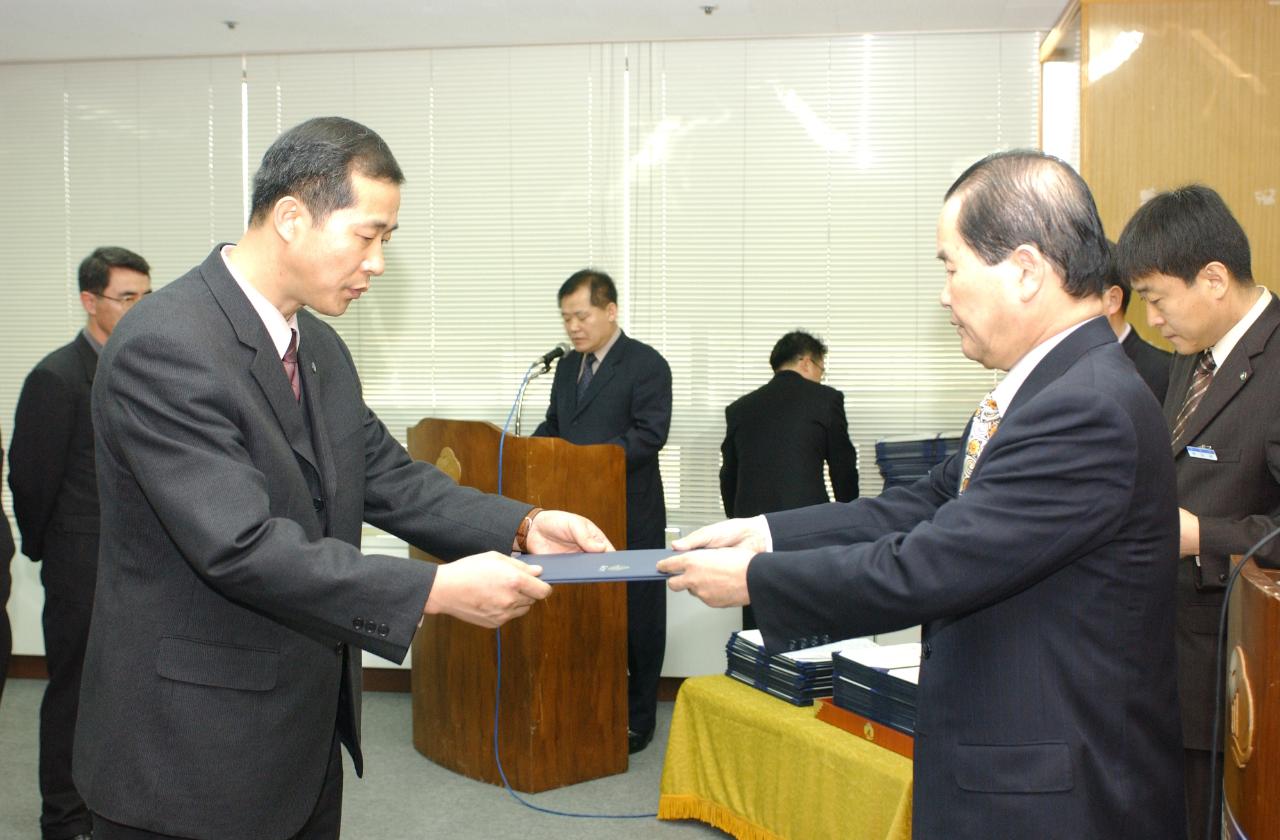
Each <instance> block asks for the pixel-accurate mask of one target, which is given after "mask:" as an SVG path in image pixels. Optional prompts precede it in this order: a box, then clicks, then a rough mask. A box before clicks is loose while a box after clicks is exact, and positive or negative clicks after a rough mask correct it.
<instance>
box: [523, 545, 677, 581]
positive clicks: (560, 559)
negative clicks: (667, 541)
mask: <svg viewBox="0 0 1280 840" xmlns="http://www.w3.org/2000/svg"><path fill="white" fill-rule="evenodd" d="M679 553H680V552H678V551H672V550H671V549H669V548H641V549H635V550H632V551H602V552H593V553H582V554H526V555H523V556H522V557H521V558H520V559H521V560H524V561H525V562H526V563H534V564H537V565H539V566H541V567H542V579H543V580H545V581H546V582H547V583H611V582H617V581H627V580H666V579H667V578H668V577H670V575H665V574H663V573H662V572H660V571H658V561H659V560H662V559H664V558H666V557H673V556H675V555H677V554H679Z"/></svg>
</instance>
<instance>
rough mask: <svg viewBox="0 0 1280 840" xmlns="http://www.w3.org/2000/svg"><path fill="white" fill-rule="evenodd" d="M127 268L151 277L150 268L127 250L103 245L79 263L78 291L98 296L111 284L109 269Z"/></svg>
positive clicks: (145, 262) (144, 261) (140, 258)
mask: <svg viewBox="0 0 1280 840" xmlns="http://www.w3.org/2000/svg"><path fill="white" fill-rule="evenodd" d="M113 268H128V269H132V270H134V271H136V272H138V273H139V274H145V275H147V276H148V277H150V276H151V266H149V265H147V261H146V260H144V259H143V258H142V257H140V256H138V255H137V254H135V253H134V252H133V251H130V250H129V249H128V248H117V247H116V246H114V245H104V246H102V247H101V248H94V249H93V253H92V254H90V255H89V256H87V257H85V258H84V259H83V260H81V261H80V291H82V292H89V293H90V294H95V295H100V294H102V292H103V290H104V289H106V288H107V284H108V283H110V282H111V269H113Z"/></svg>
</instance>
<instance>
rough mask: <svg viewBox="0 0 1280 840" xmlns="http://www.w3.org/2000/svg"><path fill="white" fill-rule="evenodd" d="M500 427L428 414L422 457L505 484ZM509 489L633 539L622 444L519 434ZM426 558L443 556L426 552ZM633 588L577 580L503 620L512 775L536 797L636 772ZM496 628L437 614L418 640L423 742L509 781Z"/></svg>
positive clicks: (450, 761) (419, 435) (489, 777)
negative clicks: (497, 706)
mask: <svg viewBox="0 0 1280 840" xmlns="http://www.w3.org/2000/svg"><path fill="white" fill-rule="evenodd" d="M501 439H502V433H501V431H500V430H499V429H498V428H497V427H495V426H493V425H492V424H489V423H477V422H470V421H460V420H438V419H426V420H423V421H421V422H420V423H418V425H416V426H414V427H413V428H411V429H410V430H409V453H410V455H412V456H413V457H414V458H416V459H419V460H424V461H429V462H431V463H433V464H436V465H437V466H439V467H440V468H441V469H443V470H444V471H445V472H448V473H449V474H451V475H452V476H453V477H454V478H455V480H457V481H458V482H459V483H461V484H464V485H467V486H470V487H475V488H478V489H480V490H484V491H485V492H489V493H492V492H494V491H495V490H496V489H497V485H498V467H497V465H498V445H499V442H500V441H501ZM502 485H503V495H504V496H509V497H511V498H513V499H519V500H521V501H525V502H529V503H530V504H533V505H537V506H539V507H544V508H549V509H559V510H569V511H573V512H574V513H580V514H582V515H583V516H586V517H588V518H589V519H591V520H592V521H593V522H595V523H596V524H597V525H599V526H600V528H601V530H603V531H604V533H605V534H606V535H607V536H608V537H609V540H610V541H611V542H612V543H613V544H614V545H616V546H623V545H625V542H626V532H627V523H626V460H625V456H624V454H623V451H622V449H621V448H620V447H617V446H610V445H597V446H575V445H574V444H571V443H569V442H567V441H564V440H561V439H559V438H517V437H510V436H508V437H507V439H506V443H505V445H504V447H503V476H502ZM413 555H414V556H415V557H420V558H422V559H426V560H430V561H433V562H438V561H437V560H436V559H435V558H432V557H430V556H429V555H426V554H424V553H422V552H419V551H417V550H416V549H415V550H414V551H413ZM626 609H627V602H626V588H625V584H621V583H609V584H566V585H560V586H557V587H556V588H555V590H554V591H553V592H552V593H551V595H550V596H549V597H548V598H547V599H546V600H545V601H543V602H541V603H539V604H535V605H534V607H533V609H531V610H530V611H529V612H528V614H527V615H525V616H523V617H521V618H518V619H516V620H514V621H511V622H508V623H507V624H506V625H505V626H504V627H503V628H502V629H501V633H502V697H501V720H500V721H499V749H500V751H501V756H502V766H503V769H504V770H505V771H506V775H507V780H508V781H509V782H510V783H511V786H512V787H513V788H515V789H516V790H520V791H525V792H529V793H536V792H538V791H543V790H550V789H551V788H556V787H562V786H564V785H568V784H574V783H576V782H582V781H587V780H589V779H596V778H599V777H601V776H609V775H612V774H615V773H622V772H624V771H625V770H626V769H627V739H626V731H627V669H626V663H627V630H626V625H627V613H626ZM494 635H495V634H494V631H493V630H486V629H483V628H479V627H475V626H473V625H470V624H466V623H464V622H461V621H458V620H456V619H453V618H450V617H448V616H427V617H426V620H425V621H424V622H423V626H422V629H421V630H419V631H418V634H417V636H416V637H415V638H414V641H413V652H412V675H411V682H412V688H413V745H414V747H415V748H416V749H417V750H418V752H420V753H422V754H423V755H425V756H426V757H427V758H429V759H431V760H432V761H434V762H436V763H437V764H439V765H441V766H443V767H447V768H449V769H450V770H453V771H454V772H457V773H461V774H462V775H464V776H468V777H470V778H473V779H479V780H481V781H485V782H490V783H491V784H501V783H502V779H501V777H500V776H499V775H498V767H497V763H496V762H495V760H494V755H493V709H494V689H495V685H496V677H497V668H496V651H495V647H496V644H495V638H494Z"/></svg>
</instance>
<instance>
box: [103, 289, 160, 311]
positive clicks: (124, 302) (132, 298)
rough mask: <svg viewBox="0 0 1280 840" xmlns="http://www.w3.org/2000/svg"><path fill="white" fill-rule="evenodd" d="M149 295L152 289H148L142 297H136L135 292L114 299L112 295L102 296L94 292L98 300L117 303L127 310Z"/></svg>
mask: <svg viewBox="0 0 1280 840" xmlns="http://www.w3.org/2000/svg"><path fill="white" fill-rule="evenodd" d="M149 294H151V290H150V289H147V290H146V291H145V292H143V293H142V294H140V295H135V294H134V293H133V292H126V293H125V294H123V295H121V296H120V297H112V296H111V295H102V294H98V293H97V292H94V293H93V296H94V297H96V298H102V299H103V300H109V301H113V302H115V303H118V304H120V305H121V306H122V307H124V308H125V309H128V308H129V307H130V306H133V305H134V304H135V303H137V302H138V301H140V300H142V299H143V298H144V297H146V296H147V295H149Z"/></svg>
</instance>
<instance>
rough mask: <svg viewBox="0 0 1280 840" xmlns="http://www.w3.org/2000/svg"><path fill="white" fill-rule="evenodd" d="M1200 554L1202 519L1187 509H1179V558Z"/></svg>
mask: <svg viewBox="0 0 1280 840" xmlns="http://www.w3.org/2000/svg"><path fill="white" fill-rule="evenodd" d="M1199 553H1200V517H1198V516H1196V515H1195V514H1194V513H1192V512H1191V511H1189V510H1187V509H1186V508H1178V556H1179V557H1190V556H1192V555H1195V554H1199Z"/></svg>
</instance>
